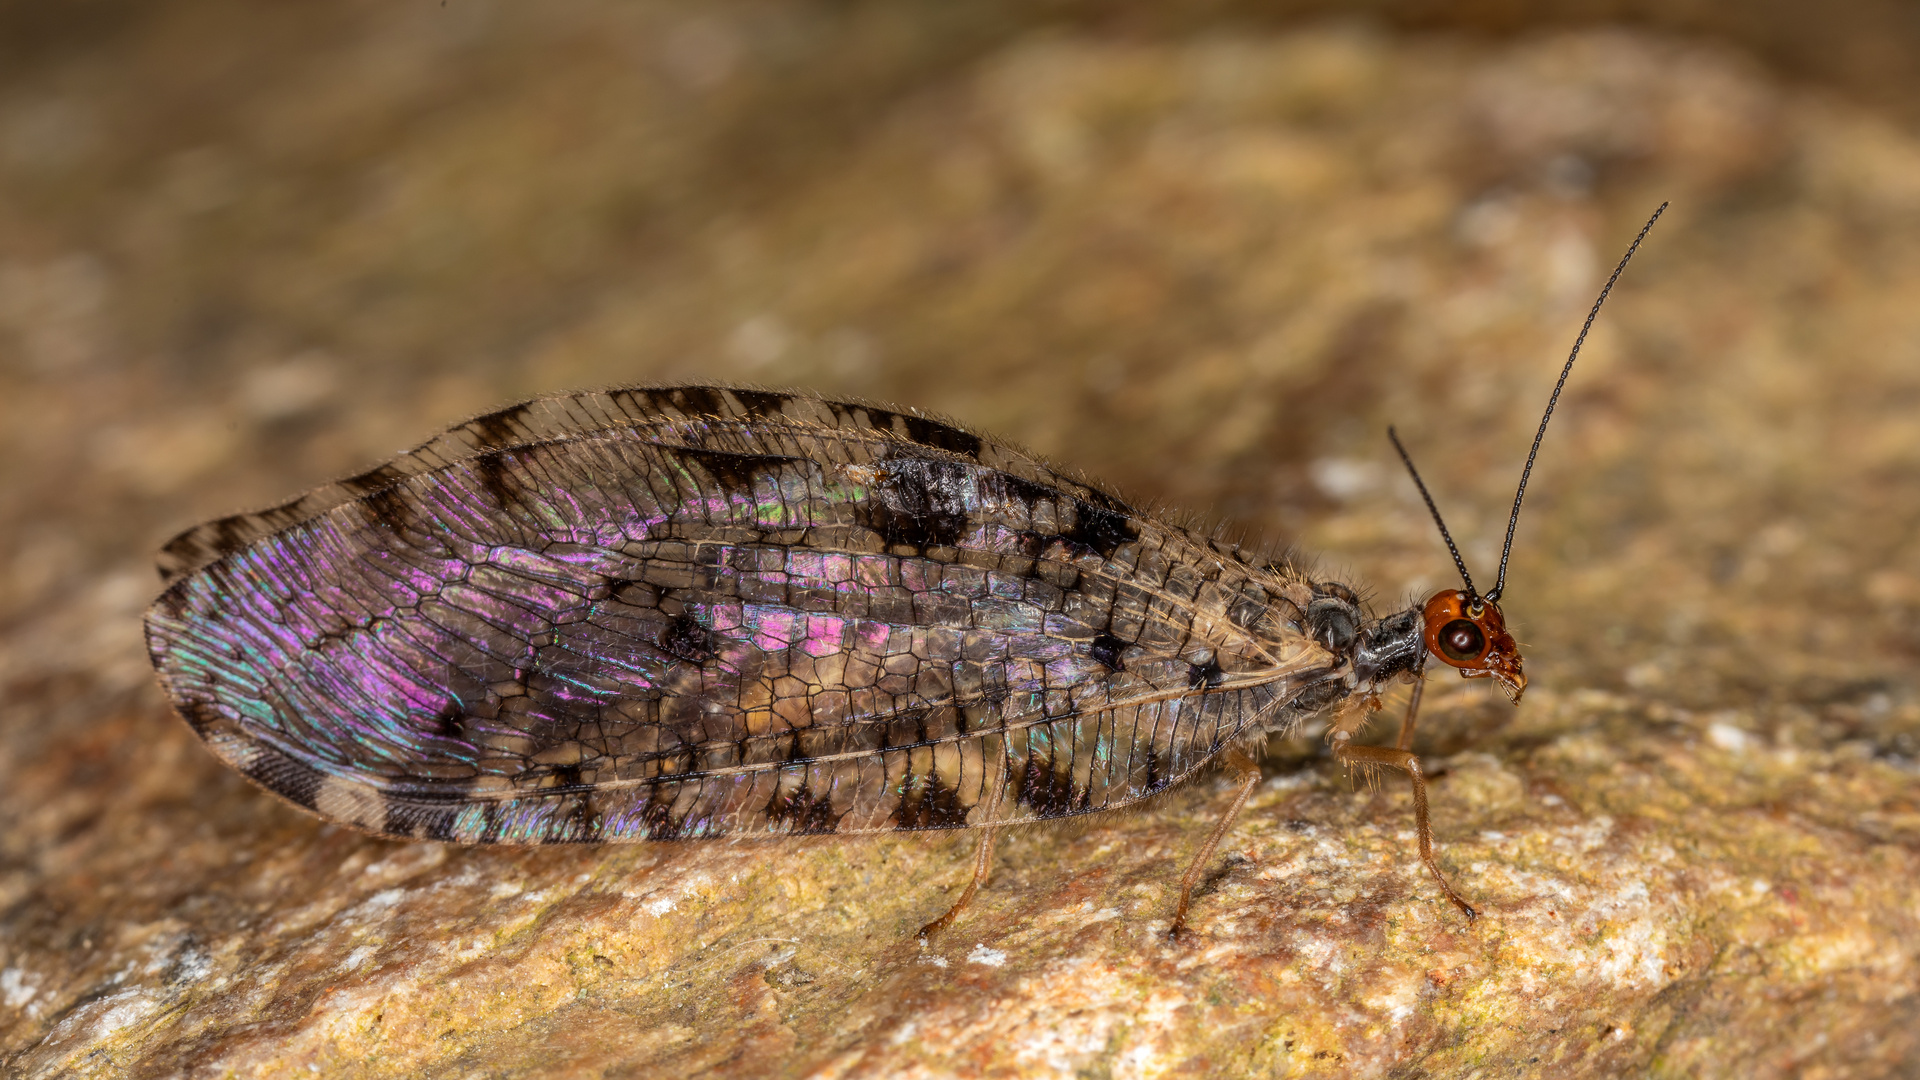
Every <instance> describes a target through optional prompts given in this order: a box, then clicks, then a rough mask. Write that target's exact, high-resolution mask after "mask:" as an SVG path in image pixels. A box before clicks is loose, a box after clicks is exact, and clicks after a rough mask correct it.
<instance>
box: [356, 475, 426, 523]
mask: <svg viewBox="0 0 1920 1080" xmlns="http://www.w3.org/2000/svg"><path fill="white" fill-rule="evenodd" d="M360 515H361V517H363V518H365V519H366V522H367V524H369V525H372V526H374V527H375V528H379V529H387V530H389V531H392V532H400V531H402V530H404V529H405V528H406V527H407V526H408V525H410V524H412V523H413V520H414V508H413V504H412V503H410V502H408V501H407V499H406V497H405V496H404V495H402V494H401V489H400V487H399V486H398V485H388V486H387V487H384V488H381V489H379V490H378V491H375V492H374V493H373V494H371V495H368V496H366V497H364V498H362V499H361V500H360Z"/></svg>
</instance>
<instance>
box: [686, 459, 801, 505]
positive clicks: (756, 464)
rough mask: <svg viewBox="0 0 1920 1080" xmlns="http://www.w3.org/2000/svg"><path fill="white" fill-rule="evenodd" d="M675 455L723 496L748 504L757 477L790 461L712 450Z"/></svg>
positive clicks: (751, 497)
mask: <svg viewBox="0 0 1920 1080" xmlns="http://www.w3.org/2000/svg"><path fill="white" fill-rule="evenodd" d="M676 453H678V454H679V455H680V457H681V458H682V459H684V460H686V461H690V462H693V463H694V464H696V465H699V466H700V468H701V469H702V470H704V471H705V472H706V474H707V475H708V476H710V477H712V478H713V482H714V483H715V484H716V485H718V486H719V488H720V490H721V492H723V493H724V494H726V495H729V496H738V497H740V498H744V499H747V500H749V501H751V500H752V499H753V482H754V480H755V479H756V478H757V477H761V476H765V475H767V474H769V473H771V472H773V471H774V470H776V469H778V468H779V467H780V466H781V465H783V464H785V463H786V462H788V461H790V460H792V459H791V458H783V457H768V456H764V455H758V454H727V453H721V452H719V451H716V450H679V451H676Z"/></svg>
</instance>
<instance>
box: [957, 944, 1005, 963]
mask: <svg viewBox="0 0 1920 1080" xmlns="http://www.w3.org/2000/svg"><path fill="white" fill-rule="evenodd" d="M1006 962H1007V954H1006V953H1003V952H1001V951H1000V950H999V949H989V948H987V947H986V946H985V945H975V946H974V947H973V951H972V952H970V953H968V954H967V963H969V964H985V965H986V966H988V967H1003V966H1005V964H1006Z"/></svg>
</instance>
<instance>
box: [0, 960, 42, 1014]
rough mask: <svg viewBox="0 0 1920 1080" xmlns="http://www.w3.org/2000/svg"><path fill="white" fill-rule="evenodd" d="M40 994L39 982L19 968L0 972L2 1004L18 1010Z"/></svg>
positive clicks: (0, 998)
mask: <svg viewBox="0 0 1920 1080" xmlns="http://www.w3.org/2000/svg"><path fill="white" fill-rule="evenodd" d="M39 993H40V986H39V980H38V979H35V978H34V977H33V976H31V975H29V974H27V973H26V972H24V971H22V970H20V969H19V968H8V969H7V970H5V971H0V1002H5V1003H6V1006H7V1008H9V1009H18V1008H20V1007H21V1006H23V1005H25V1004H26V1003H27V1002H29V1001H32V1000H33V999H34V997H35V996H36V995H37V994H39Z"/></svg>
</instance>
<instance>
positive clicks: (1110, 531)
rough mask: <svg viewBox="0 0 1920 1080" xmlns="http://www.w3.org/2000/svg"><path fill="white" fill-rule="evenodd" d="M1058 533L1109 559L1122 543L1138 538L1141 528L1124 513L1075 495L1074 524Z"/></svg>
mask: <svg viewBox="0 0 1920 1080" xmlns="http://www.w3.org/2000/svg"><path fill="white" fill-rule="evenodd" d="M1060 535H1061V537H1062V538H1063V539H1065V540H1068V541H1070V542H1072V543H1075V544H1079V545H1081V546H1083V547H1088V548H1092V549H1093V550H1095V551H1097V552H1099V553H1100V556H1101V557H1102V558H1106V559H1111V558H1113V553H1114V552H1115V551H1117V550H1119V548H1120V545H1121V544H1124V543H1126V542H1128V541H1129V540H1135V539H1138V538H1139V536H1140V532H1139V530H1138V529H1135V528H1134V527H1133V523H1132V522H1130V521H1128V520H1127V518H1126V515H1124V514H1117V513H1115V512H1113V511H1112V510H1108V509H1105V508H1104V507H1099V506H1095V505H1093V504H1092V503H1089V502H1083V501H1081V500H1078V499H1076V500H1074V523H1073V528H1071V529H1069V530H1067V531H1066V532H1063V533H1061V534H1060Z"/></svg>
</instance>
